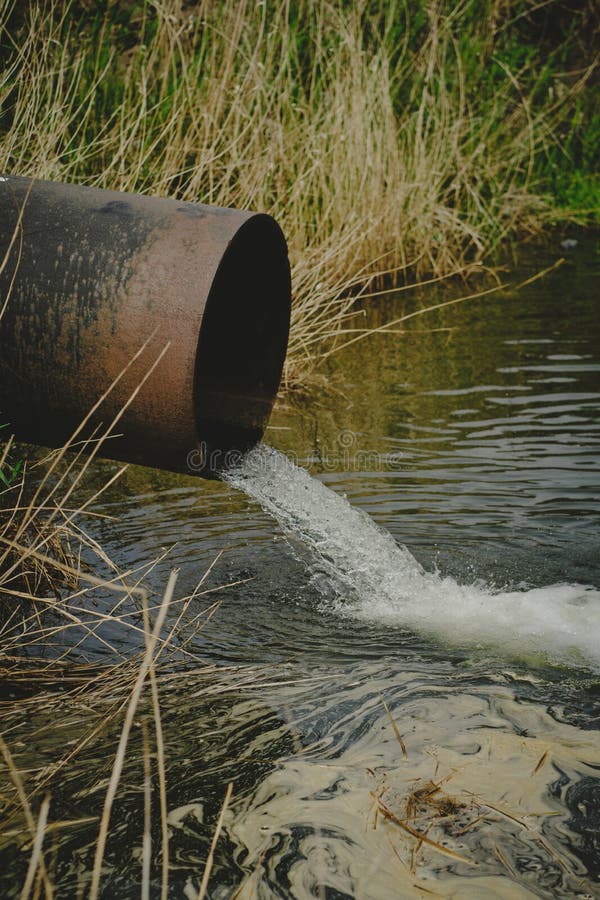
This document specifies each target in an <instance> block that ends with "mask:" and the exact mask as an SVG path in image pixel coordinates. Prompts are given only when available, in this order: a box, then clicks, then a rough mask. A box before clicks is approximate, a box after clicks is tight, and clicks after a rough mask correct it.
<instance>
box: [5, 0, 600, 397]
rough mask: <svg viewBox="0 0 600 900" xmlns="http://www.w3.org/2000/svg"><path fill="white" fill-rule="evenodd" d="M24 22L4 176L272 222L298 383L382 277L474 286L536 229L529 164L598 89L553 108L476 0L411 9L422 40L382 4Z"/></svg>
mask: <svg viewBox="0 0 600 900" xmlns="http://www.w3.org/2000/svg"><path fill="white" fill-rule="evenodd" d="M13 6H14V4H13ZM488 7H489V8H488ZM11 8H12V7H11V4H8V5H6V4H5V6H4V18H3V20H2V21H0V32H2V41H3V43H4V44H5V45H7V44H8V43H9V42H10V41H12V43H13V52H12V53H11V54H7V58H8V60H9V61H8V63H7V64H6V65H5V67H4V69H3V71H2V73H1V74H0V104H1V108H2V110H3V113H2V118H1V119H0V126H1V138H0V170H2V169H5V170H10V171H12V172H14V173H19V174H23V175H33V176H36V177H39V178H50V179H57V180H66V181H76V182H82V183H86V184H91V185H96V186H100V187H107V188H112V189H118V190H131V191H141V192H148V193H152V194H176V195H177V196H179V197H182V198H184V199H186V200H193V201H199V202H204V203H209V204H216V205H222V206H238V207H250V208H253V209H258V210H262V211H266V212H269V213H272V214H273V215H274V216H275V217H276V218H277V219H278V220H279V222H280V223H281V225H282V227H283V229H284V232H285V233H286V235H287V238H288V242H289V246H290V255H291V260H292V266H293V284H294V307H293V317H292V330H291V339H290V350H289V355H288V361H287V367H286V380H287V383H288V385H291V384H294V383H301V382H302V381H303V380H304V379H305V378H306V376H307V375H308V374H310V372H311V371H312V369H313V368H314V367H315V365H316V364H317V363H318V361H319V358H320V355H321V352H322V350H323V348H325V349H326V350H330V349H331V347H332V346H335V344H336V343H337V342H338V341H339V339H340V335H343V334H344V331H345V329H346V328H347V327H349V325H352V323H351V322H349V318H350V319H351V318H352V315H353V312H354V307H355V299H356V294H357V293H361V294H362V296H363V298H366V297H367V296H368V295H369V293H370V291H371V290H372V289H373V286H374V284H375V281H376V280H377V278H378V276H381V274H382V273H396V275H395V277H396V278H398V277H399V276H400V277H402V278H410V279H413V278H422V277H423V276H425V275H428V276H429V275H431V274H433V275H434V276H436V277H446V276H448V275H450V274H452V273H456V272H461V273H463V274H464V273H465V272H467V271H469V270H471V269H472V268H473V267H475V268H477V266H478V264H479V263H481V262H482V260H484V259H485V257H486V256H487V255H488V254H489V252H490V250H491V249H492V248H493V247H494V246H496V245H497V244H498V242H499V241H500V240H501V239H502V238H503V236H505V235H507V234H514V233H515V232H517V231H523V230H529V231H535V230H536V229H538V228H539V227H540V223H542V222H543V221H544V220H545V218H546V217H547V216H548V215H549V214H550V211H551V203H549V202H548V201H547V199H545V198H544V197H542V196H540V193H539V190H537V188H538V187H539V185H537V184H536V183H535V179H534V169H535V160H536V158H537V156H538V154H539V153H541V152H544V151H545V150H546V149H547V148H548V147H549V146H554V145H555V144H556V142H557V137H556V134H557V129H558V127H559V125H560V124H561V122H562V121H563V120H564V119H565V117H566V116H568V115H569V97H572V96H575V95H576V94H577V92H578V91H579V90H580V89H581V86H582V84H583V83H584V82H585V79H586V77H587V72H582V73H580V75H579V77H578V78H576V79H575V80H573V79H571V82H570V84H569V87H568V89H567V88H565V87H564V85H563V89H562V90H561V91H558V90H554V92H553V93H552V92H550V91H549V90H546V89H545V88H544V90H542V89H541V88H540V78H541V75H540V76H538V74H537V73H536V66H537V65H539V59H536V58H533V57H532V58H530V59H527V58H526V59H525V60H524V61H523V60H520V59H519V60H516V61H515V63H514V65H512V64H511V63H510V61H509V62H505V61H503V59H502V56H501V54H499V49H498V41H499V36H500V35H501V34H502V23H504V25H506V22H507V9H505V8H504V6H503V4H502V3H501V2H499V0H498V2H490V3H488V4H486V14H485V16H483V17H482V19H483V20H484V21H482V23H481V25H477V26H476V30H475V31H473V29H474V27H475V26H474V25H473V21H474V19H476V18H477V17H476V16H474V13H473V3H472V2H466V0H463V2H461V3H460V4H447V3H443V2H439V3H433V4H429V5H428V6H427V7H426V8H425V7H423V8H421V7H420V6H419V8H418V10H417V7H415V12H414V15H415V16H416V13H417V11H419V14H420V15H421V16H423V15H425V13H424V12H423V10H426V18H425V19H424V21H423V22H422V23H421V24H420V25H418V27H417V24H415V22H413V21H411V18H410V11H409V9H408V8H405V7H404V6H403V5H402V4H390V5H389V6H386V10H385V12H383V13H382V12H381V11H380V8H379V6H378V5H377V4H372V3H369V2H367V0H362V2H360V3H352V4H346V3H341V2H335V0H329V2H327V0H324V2H322V3H318V4H316V3H315V4H313V3H306V4H303V3H300V4H295V3H290V2H289V0H276V2H273V3H266V2H249V0H242V2H239V0H220V2H217V3H215V2H213V0H201V2H199V3H197V4H195V5H193V6H189V5H188V4H184V3H183V2H182V0H151V2H148V3H140V4H124V5H119V4H117V5H116V6H113V7H107V10H108V11H107V12H106V13H105V14H102V15H101V14H100V13H97V12H95V10H96V6H95V5H94V4H89V3H81V4H80V5H79V6H75V5H74V4H70V3H69V2H67V0H64V2H62V0H47V2H45V3H41V4H30V6H29V8H28V12H27V15H26V16H25V17H24V22H22V23H20V24H11V23H14V15H15V14H14V9H13V19H11V15H10V13H11ZM82 10H83V11H82ZM119 15H120V18H119ZM508 18H510V17H508ZM461 29H463V30H465V29H470V32H469V33H473V41H472V44H475V43H476V44H477V47H474V46H471V47H470V48H469V47H466V46H465V43H464V41H463V42H461V40H459V35H460V34H461ZM476 49H477V53H476V52H475V50H476ZM497 54H499V55H497Z"/></svg>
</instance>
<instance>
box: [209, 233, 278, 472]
mask: <svg viewBox="0 0 600 900" xmlns="http://www.w3.org/2000/svg"><path fill="white" fill-rule="evenodd" d="M290 299H291V285H290V267H289V262H288V256H287V247H286V243H285V239H284V237H283V234H282V232H281V229H280V228H279V226H278V225H277V223H276V222H275V221H274V220H273V219H271V218H270V217H269V216H263V215H259V216H254V217H253V218H251V219H249V220H248V221H247V222H245V223H244V225H242V227H241V228H240V229H239V231H238V232H237V233H236V235H235V237H234V239H233V240H232V241H231V243H230V244H229V247H228V248H227V250H226V251H225V253H224V255H223V258H222V260H221V263H220V265H219V268H218V270H217V274H216V276H215V279H214V281H213V285H212V288H211V291H210V294H209V297H208V300H207V303H206V309H205V313H204V318H203V321H202V328H201V332H200V337H199V341H198V349H197V353H196V371H195V380H194V408H195V413H196V429H197V436H198V441H199V444H200V446H201V448H202V450H203V451H205V452H206V456H207V466H208V467H209V468H210V469H215V468H217V469H218V468H222V467H223V465H224V464H225V465H226V463H227V460H226V459H225V454H226V453H227V451H228V450H230V449H231V448H235V449H236V450H244V449H247V448H248V447H250V446H252V445H253V444H255V443H256V442H257V441H258V440H260V438H261V436H262V432H263V430H264V428H265V425H266V423H267V420H268V418H269V414H270V412H271V407H272V404H273V397H274V396H275V394H276V392H277V388H278V386H279V380H280V378H281V371H282V368H283V362H284V359H285V353H286V349H287V338H288V330H289V322H290ZM210 457H211V458H212V459H211V458H210Z"/></svg>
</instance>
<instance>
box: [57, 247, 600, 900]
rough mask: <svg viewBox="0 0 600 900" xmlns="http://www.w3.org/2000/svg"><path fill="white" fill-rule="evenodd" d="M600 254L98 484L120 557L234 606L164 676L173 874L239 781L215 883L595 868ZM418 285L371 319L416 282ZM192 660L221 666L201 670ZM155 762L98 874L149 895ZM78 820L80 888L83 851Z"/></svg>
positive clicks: (475, 877)
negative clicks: (155, 464)
mask: <svg viewBox="0 0 600 900" xmlns="http://www.w3.org/2000/svg"><path fill="white" fill-rule="evenodd" d="M561 253H563V251H562V250H561V248H560V245H559V244H558V243H557V246H556V247H545V248H544V249H543V250H537V251H534V250H532V251H531V252H529V253H528V256H527V263H526V264H524V263H523V262H522V260H521V261H520V262H519V263H518V269H517V272H516V274H515V272H514V271H511V272H510V273H509V274H508V276H507V279H508V280H510V281H514V282H516V281H518V280H523V279H526V278H527V277H528V276H529V275H533V274H534V273H535V272H536V271H538V270H539V269H542V268H544V267H545V266H547V265H551V264H552V263H553V262H554V261H555V260H556V259H557V258H558V257H559V256H560V255H561ZM599 276H600V243H599V242H598V240H597V239H593V238H587V239H584V240H583V241H580V243H579V244H578V245H577V247H575V248H574V249H573V250H571V251H569V253H568V255H567V259H566V262H565V263H564V265H562V266H561V267H560V268H558V269H557V270H555V271H554V272H552V273H551V274H550V275H548V276H547V277H546V278H544V279H542V280H539V281H537V282H535V283H533V284H531V285H529V286H527V287H524V288H522V289H521V290H519V291H516V290H515V289H513V288H507V289H505V290H503V291H500V292H498V293H497V294H494V295H491V296H488V297H485V298H483V299H480V300H473V301H468V302H466V303H464V304H457V305H453V306H447V307H444V308H441V309H439V310H437V311H436V312H432V313H431V314H429V315H427V316H422V317H416V318H414V319H411V320H410V321H409V322H407V324H406V326H405V331H404V332H403V333H393V334H383V333H382V334H379V335H376V336H374V337H371V338H369V339H368V340H365V341H361V342H358V343H355V344H353V345H352V346H351V347H348V348H347V349H346V350H344V351H342V352H341V353H340V354H339V355H338V356H336V357H334V358H332V361H331V363H330V366H329V369H328V371H327V382H328V383H327V385H326V386H325V385H323V386H322V387H321V388H320V389H318V390H317V391H316V394H315V397H314V398H313V399H312V400H311V402H310V403H308V404H304V405H298V406H294V405H289V406H288V405H280V406H279V407H278V408H277V410H276V412H275V414H274V416H273V418H272V421H271V424H270V427H269V429H268V431H267V433H266V436H265V441H266V442H267V443H268V445H269V446H263V447H261V448H258V449H257V450H255V451H253V453H252V454H251V455H250V457H249V458H248V459H246V460H245V461H244V462H242V463H241V465H240V466H239V468H237V469H236V470H234V471H232V472H231V473H229V475H228V476H227V479H228V482H227V483H218V482H204V481H198V480H193V479H185V478H178V477H175V476H169V475H165V474H164V473H158V472H151V471H148V470H142V469H131V470H130V471H129V472H128V473H127V474H126V476H125V481H124V482H123V484H122V485H121V487H120V488H119V489H118V491H117V490H115V492H113V493H112V494H110V495H107V496H106V498H105V500H104V501H103V506H102V508H101V509H102V511H103V512H106V513H109V514H115V515H118V521H116V522H115V523H111V522H106V523H104V524H100V525H96V526H95V528H96V536H97V537H98V538H99V539H100V540H101V542H102V544H103V546H105V547H106V548H107V550H108V552H109V554H110V555H112V557H113V558H115V559H116V560H117V561H119V562H123V561H124V562H125V563H126V564H128V565H135V564H139V563H143V562H145V561H148V560H150V559H153V558H155V557H157V556H158V555H159V554H160V553H161V552H162V548H167V547H168V548H170V549H169V553H168V555H167V557H166V559H165V560H164V561H162V562H161V563H159V564H158V565H157V566H156V567H155V568H154V569H153V570H152V572H151V573H150V574H149V575H148V581H149V583H151V584H153V585H154V586H155V588H156V590H157V592H158V591H160V589H161V586H162V585H164V583H165V580H166V577H167V573H168V571H169V569H170V568H171V567H172V566H177V567H179V569H180V571H179V578H178V584H177V589H178V591H179V592H180V593H182V594H183V593H186V592H189V591H191V590H193V588H194V587H195V585H196V584H197V583H198V581H199V580H200V579H202V578H204V581H203V584H202V589H203V590H207V589H208V590H210V591H211V593H210V594H209V599H210V602H212V601H214V600H218V601H219V604H220V605H219V607H218V609H217V610H216V611H215V612H214V615H212V618H210V620H209V621H207V622H206V623H205V624H204V625H203V627H202V629H201V630H200V631H198V632H197V633H195V634H194V633H191V634H190V637H189V639H188V640H187V643H186V644H185V647H182V656H181V660H180V666H179V669H180V674H179V675H178V677H177V679H176V680H175V681H174V682H172V683H169V685H167V686H166V687H165V688H164V690H163V696H162V702H163V710H164V712H163V724H164V727H165V734H166V741H167V747H166V752H167V762H168V765H167V782H168V805H169V810H170V815H169V823H170V826H169V827H170V835H171V848H172V851H171V852H172V862H173V863H174V865H175V869H174V871H173V874H172V878H171V889H170V895H171V896H173V897H182V896H186V897H192V896H195V895H196V894H195V893H194V892H195V891H196V892H197V889H198V885H199V880H200V877H201V874H202V869H203V861H204V859H205V857H206V851H207V848H208V846H209V843H210V839H211V836H212V834H213V831H214V827H215V822H216V819H217V817H218V813H219V810H220V807H221V804H222V801H223V797H224V795H225V790H226V787H227V785H228V783H229V782H233V784H234V788H233V794H232V799H231V803H230V805H229V807H228V809H227V811H226V814H225V818H224V825H223V832H222V835H221V838H220V840H219V843H218V845H217V850H216V856H215V867H214V870H213V875H212V879H211V882H210V884H211V890H210V894H209V896H211V897H213V898H226V897H227V898H228V897H232V896H234V895H235V896H239V897H247V898H249V897H259V898H276V897H280V898H287V897H294V898H310V897H322V898H328V900H340V898H353V897H357V898H382V900H386V898H398V897H400V898H404V897H407V898H410V897H428V896H431V895H432V894H433V895H434V896H443V897H457V898H482V897H486V898H488V897H498V898H513V897H514V898H521V897H523V898H525V897H548V898H551V897H552V898H555V897H581V898H584V897H596V896H600V838H599V835H600V778H599V777H598V771H599V768H600V735H599V733H598V726H599V719H598V696H599V689H600V679H599V672H600V591H599V589H600V568H599V563H598V560H599V552H598V551H599V549H600V533H599V528H598V526H599V524H600V317H599V316H598V306H597V304H598V301H599V299H600V298H599V285H600V278H599ZM453 290H454V288H453ZM452 296H453V295H452V294H451V293H448V294H445V293H443V292H441V291H438V292H437V293H436V294H435V296H433V295H425V301H426V302H431V303H439V302H443V301H444V300H446V299H451V297H452ZM399 302H400V300H399V298H394V297H390V298H387V299H383V300H381V301H379V305H378V307H377V308H375V309H373V310H372V311H371V312H370V313H369V317H368V323H369V324H378V323H383V322H385V321H388V320H389V319H390V318H391V317H393V316H394V315H398V312H399V310H404V311H410V310H411V309H412V308H413V307H416V306H417V305H419V304H421V305H422V304H423V297H411V296H408V295H403V299H402V304H403V305H402V306H401V307H400V306H399ZM359 324H360V325H362V324H363V322H362V320H361V321H360V323H359ZM288 460H293V464H292V462H290V461H288ZM98 470H99V473H101V474H104V473H105V472H106V471H111V464H105V463H103V464H99V466H98ZM211 566H212V568H211ZM207 570H209V571H208V574H205V573H207ZM222 585H229V586H228V587H223V588H221V586H222ZM207 602H208V601H207V600H206V598H205V597H201V598H198V601H194V603H197V605H198V611H199V610H200V609H202V608H204V607H205V606H206V605H207ZM188 613H189V616H190V617H191V618H192V619H193V614H194V606H193V604H192V606H191V607H190V609H189V611H188ZM109 637H110V638H111V640H112V641H113V643H115V642H118V640H119V637H118V633H117V630H116V629H115V632H114V634H110V633H109ZM98 652H100V651H98ZM185 654H189V656H186V655H185ZM198 659H201V660H203V661H205V662H208V663H214V664H217V665H218V666H226V667H231V668H229V669H228V671H229V672H230V673H231V687H230V689H228V690H225V689H220V688H219V690H216V689H211V686H210V684H209V683H208V682H206V681H202V680H201V681H198V680H197V679H194V678H193V677H192V676H191V675H190V677H189V679H188V680H186V674H185V668H186V665H187V664H188V663H186V660H189V666H190V667H192V666H193V664H195V662H196V661H197V660H198ZM264 667H266V668H264ZM88 762H89V766H90V767H93V768H95V770H97V769H98V767H100V768H102V767H104V768H105V767H106V764H107V763H106V761H105V760H104V757H103V755H102V750H101V748H95V749H93V750H90V753H89V761H88ZM137 768H138V769H139V766H138V767H137ZM140 779H141V775H140V773H139V771H137V769H136V768H135V765H134V764H133V763H132V764H131V772H130V774H129V776H128V778H127V779H126V780H127V783H128V787H127V788H126V789H125V791H124V794H123V796H122V797H121V798H120V805H119V811H115V814H114V816H113V826H112V830H111V835H112V838H111V840H112V843H111V841H110V840H109V845H108V849H107V876H106V877H107V880H106V882H105V883H106V888H105V891H106V893H105V896H107V897H111V896H118V897H129V896H131V897H133V896H139V892H140V888H139V884H140V863H139V853H137V851H136V852H134V851H132V849H131V846H133V845H135V846H138V845H139V841H138V838H137V835H141V820H142V818H143V809H142V805H141V804H142V802H143V801H142V798H141V796H140V789H139V784H140ZM64 791H65V799H64V803H65V807H68V810H69V815H70V816H71V817H74V816H75V815H76V814H78V815H84V814H85V813H86V812H89V811H90V809H91V807H90V805H89V804H90V801H89V799H85V800H82V799H81V798H82V797H86V798H87V793H86V790H85V789H83V788H82V784H81V783H80V782H79V781H77V780H76V782H75V784H73V785H70V786H68V787H65V789H64ZM77 797H79V799H76V798H77ZM407 826H408V827H407ZM414 832H417V835H416V836H415V834H414ZM419 835H424V836H425V838H424V839H420V838H419ZM125 838H126V840H125ZM93 840H94V832H93V830H92V831H90V834H89V842H90V846H92V845H93ZM140 840H141V838H140ZM136 842H137V843H136ZM84 843H85V842H84ZM61 847H62V849H61V859H62V863H61V866H62V868H60V871H61V873H62V874H61V877H62V878H63V883H64V885H65V893H64V896H67V895H69V893H68V890H67V889H66V885H68V884H69V879H73V878H74V877H75V873H76V872H77V871H79V872H81V869H82V867H83V868H85V867H86V865H87V863H86V862H85V860H86V859H87V856H86V852H87V853H89V852H91V851H90V850H89V847H88V850H87V851H86V850H85V849H83V850H82V849H81V847H82V844H81V841H79V842H78V841H77V840H76V839H75V837H70V838H69V839H68V840H65V841H64V843H63V844H62V845H61ZM125 848H127V849H125ZM136 854H137V855H136ZM155 863H156V871H155V870H153V878H154V880H153V888H152V890H153V891H154V890H156V891H158V887H157V883H158V882H157V879H158V861H157V859H155ZM236 892H237V893H236ZM73 895H74V896H75V893H74V894H73Z"/></svg>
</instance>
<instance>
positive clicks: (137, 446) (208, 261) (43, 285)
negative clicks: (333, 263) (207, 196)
mask: <svg viewBox="0 0 600 900" xmlns="http://www.w3.org/2000/svg"><path fill="white" fill-rule="evenodd" d="M21 210H23V215H22V223H21V228H20V229H18V230H17V234H16V240H15V241H14V243H13V246H12V249H11V250H10V251H9V249H8V248H9V246H10V243H11V240H12V238H13V235H14V234H15V229H17V225H18V220H19V213H20V211H21ZM3 259H5V265H4V268H3V270H2V272H0V309H2V306H3V305H4V314H3V316H2V319H1V320H0V420H3V421H5V422H8V423H9V424H10V426H11V430H12V431H14V433H15V434H16V436H17V437H18V438H20V439H22V440H27V441H32V442H35V443H39V444H42V445H45V446H60V445H62V444H63V443H64V442H65V441H66V440H67V439H68V438H69V437H70V435H71V434H72V433H73V431H74V430H75V428H76V427H77V425H78V424H79V423H80V422H81V421H82V419H83V418H84V417H85V416H86V415H87V414H88V413H89V411H90V410H91V408H92V407H93V406H94V404H95V403H96V402H97V401H98V399H99V397H100V396H101V395H102V394H103V393H104V392H105V391H106V390H107V389H108V388H109V387H110V385H111V384H112V383H113V381H114V380H115V379H116V378H117V377H118V376H119V375H120V373H121V372H122V371H123V370H124V369H125V368H126V367H127V366H128V365H130V368H129V369H128V370H127V371H126V373H125V374H124V375H123V376H122V377H121V378H120V380H119V381H118V383H117V384H116V385H115V386H114V388H113V389H112V390H111V392H110V394H109V396H108V397H107V399H106V400H105V401H104V402H103V403H102V405H101V407H100V409H99V410H98V412H97V413H96V414H95V415H94V416H93V417H92V419H91V421H90V425H89V428H88V430H87V431H88V433H91V431H92V430H93V428H95V427H97V426H99V425H103V426H107V425H108V424H110V422H111V421H112V420H113V418H114V417H115V416H117V414H118V413H119V411H120V410H121V409H122V408H123V406H124V405H125V404H127V403H128V401H130V398H131V396H132V393H133V392H134V391H135V389H136V387H137V386H138V385H139V383H140V382H141V380H142V378H143V377H144V375H146V374H147V372H148V370H149V369H150V367H151V365H152V363H153V362H155V361H156V359H157V358H158V356H159V355H160V353H161V351H162V350H163V349H164V348H165V347H167V345H168V349H167V350H166V352H165V354H164V356H163V357H162V359H161V360H160V362H159V363H158V365H157V366H156V368H155V369H154V371H153V372H152V374H151V375H150V376H149V377H148V379H147V381H146V382H145V383H144V384H143V386H142V387H141V389H140V390H139V392H138V394H137V395H136V396H135V397H134V398H133V400H131V402H130V405H129V406H128V407H127V409H126V411H125V412H124V414H123V416H122V418H121V419H120V420H119V422H118V425H117V427H116V429H115V431H116V433H117V435H120V436H116V437H111V438H109V439H108V440H107V441H106V442H105V443H104V445H103V448H102V454H103V455H105V456H109V457H112V458H115V459H122V460H127V461H131V462H137V463H142V464H145V465H152V466H158V467H163V468H167V469H172V470H174V471H189V470H190V466H189V461H190V459H191V460H192V461H193V462H192V469H196V470H197V469H198V464H199V461H200V459H201V454H200V453H199V452H198V451H199V450H200V451H202V453H205V451H206V454H210V453H211V452H213V451H221V452H224V451H227V450H229V449H231V448H239V449H245V448H246V447H248V446H250V445H252V444H253V443H255V442H256V441H257V440H259V439H260V437H261V436H262V433H263V430H264V428H265V425H266V422H267V420H268V417H269V414H270V412H271V408H272V405H273V401H274V398H275V395H276V393H277V388H278V386H279V380H280V377H281V370H282V366H283V361H284V358H285V351H286V347H287V337H288V331H289V316H290V295H291V289H290V270H289V262H288V258H287V248H286V244H285V240H284V238H283V235H282V233H281V230H280V229H279V227H278V225H277V224H276V222H275V221H274V220H273V219H272V218H270V217H269V216H266V215H260V214H254V213H251V212H245V211H237V210H232V209H219V208H216V207H209V206H203V205H201V204H195V203H184V202H181V201H177V200H170V199H158V198H152V197H145V196H138V195H135V194H125V193H118V192H113V191H104V190H99V189H95V188H84V187H79V186H73V185H64V184H56V183H53V182H44V181H34V182H33V183H32V182H31V180H30V179H28V178H20V177H14V176H3V177H2V179H1V180H0V265H1V264H2V260H3ZM146 342H147V346H146V347H145V349H144V351H143V352H142V353H141V354H140V356H139V358H138V359H136V360H135V362H134V363H133V364H131V363H132V360H133V359H134V357H135V355H136V353H138V351H139V350H140V348H141V347H142V346H143V345H144V344H145V343H146ZM190 454H191V456H190ZM206 454H205V455H206ZM214 458H216V457H215V456H213V459H214Z"/></svg>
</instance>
